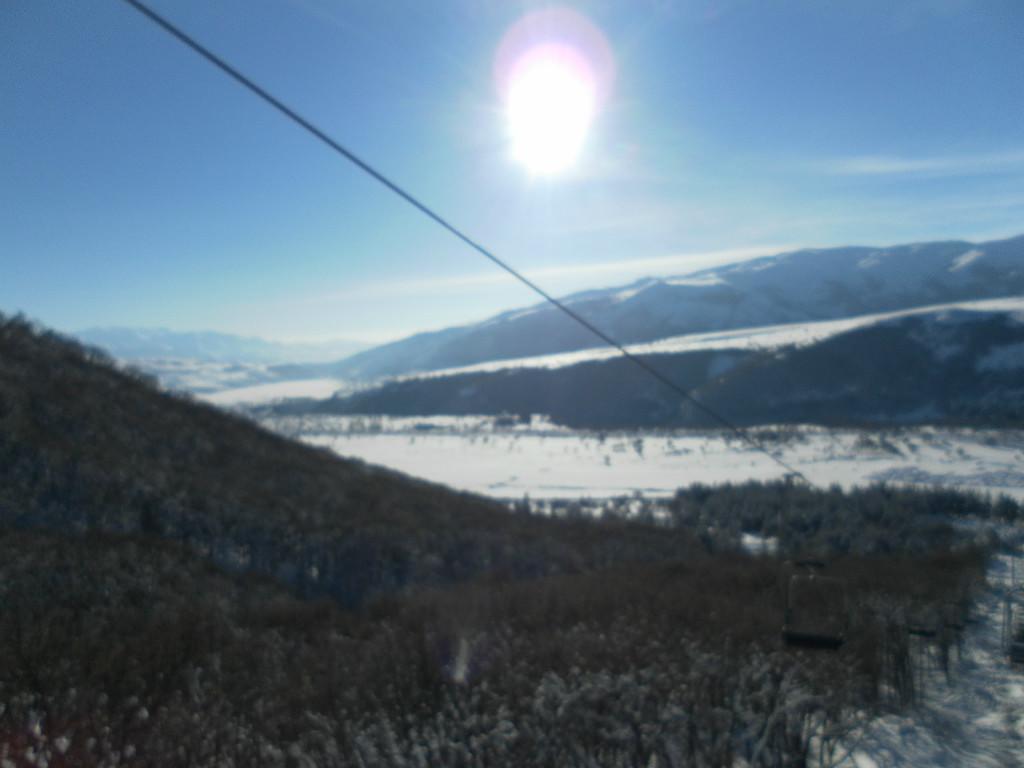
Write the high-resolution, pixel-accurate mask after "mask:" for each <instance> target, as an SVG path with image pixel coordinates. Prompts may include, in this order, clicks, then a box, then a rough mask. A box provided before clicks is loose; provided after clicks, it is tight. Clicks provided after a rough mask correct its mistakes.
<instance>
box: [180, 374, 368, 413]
mask: <svg viewBox="0 0 1024 768" xmlns="http://www.w3.org/2000/svg"><path fill="white" fill-rule="evenodd" d="M347 387H348V385H347V384H346V383H345V382H343V381H340V380H338V379H293V380H288V381H274V382H270V383H267V384H254V385H252V386H248V387H231V388H228V389H221V390H218V391H216V392H202V393H199V394H198V395H197V397H198V398H199V399H200V400H205V401H206V402H208V403H213V404H214V405H220V406H225V407H232V406H239V405H265V404H267V403H275V402H279V401H281V400H290V399H293V398H299V397H309V398H314V399H318V400H324V399H327V398H328V397H330V396H331V395H333V394H334V393H335V392H338V391H340V390H344V389H346V388H347Z"/></svg>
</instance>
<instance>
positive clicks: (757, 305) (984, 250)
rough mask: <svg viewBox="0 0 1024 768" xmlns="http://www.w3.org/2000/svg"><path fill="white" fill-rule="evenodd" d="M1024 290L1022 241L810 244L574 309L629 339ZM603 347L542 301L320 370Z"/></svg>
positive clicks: (394, 368)
mask: <svg viewBox="0 0 1024 768" xmlns="http://www.w3.org/2000/svg"><path fill="white" fill-rule="evenodd" d="M1022 293H1024V236H1019V237H1015V238H1011V239H1007V240H999V241H991V242H983V243H971V242H966V241H947V242H933V243H918V244H913V245H901V246H894V247H889V248H870V247H846V248H831V249H810V250H801V251H793V252H790V253H782V254H779V255H776V256H767V257H762V258H758V259H754V260H752V261H747V262H743V263H740V264H735V265H731V266H727V267H721V268H715V269H708V270H702V271H699V272H694V273H691V274H687V275H681V276H677V277H666V278H648V279H644V280H639V281H637V282H635V283H632V284H630V285H626V286H620V287H617V288H609V289H604V290H594V291H586V292H583V293H578V294H575V295H572V296H569V297H567V298H565V299H564V302H565V303H566V304H567V305H568V306H570V307H571V308H572V309H573V310H574V311H575V312H577V313H579V314H580V315H581V316H583V317H584V318H586V319H587V320H589V321H590V322H592V323H594V324H595V325H597V326H598V327H600V328H601V329H603V330H604V331H606V332H607V333H609V334H610V335H611V336H613V337H614V338H616V339H617V340H619V341H621V342H623V343H637V342H646V341H653V340H656V339H663V338H666V337H671V336H679V335H682V334H690V333H700V332H708V331H722V330H729V329H738V328H752V327H758V326H766V325H774V324H779V323H794V322H805V321H808V320H826V319H834V318H843V317H850V316H854V315H863V314H869V313H877V312H888V311H893V310H901V309H907V308H911V307H922V306H928V305H933V304H945V303H950V302H958V301H967V300H978V299H988V298H996V297H1001V296H1011V295H1017V294H1022ZM596 346H601V343H600V342H599V341H598V340H597V339H595V338H594V337H593V336H592V335H591V334H590V333H588V332H587V331H586V330H584V329H583V328H581V327H580V326H579V325H577V324H576V323H575V322H573V321H572V320H571V319H569V318H568V317H566V316H564V315H563V314H562V313H560V312H559V311H558V310H557V309H555V308H554V307H552V306H550V305H548V304H546V303H543V304H537V305H535V306H533V307H529V308H526V309H521V310H515V311H510V312H504V313H502V314H499V315H497V316H495V317H493V318H491V319H489V320H487V321H485V322H482V323H476V324H471V325H464V326H459V327H455V328H448V329H445V330H441V331H436V332H432V333H421V334H417V335H415V336H411V337H409V338H406V339H402V340H400V341H396V342H392V343H390V344H385V345H382V346H378V347H374V348H372V349H368V350H365V351H362V352H359V353H356V354H354V355H352V356H351V357H349V358H347V359H345V360H342V361H341V362H340V363H338V364H337V365H333V366H325V367H324V368H323V370H321V371H320V372H319V375H330V376H333V377H336V378H341V379H359V380H374V379H378V378H381V377H386V376H396V375H402V374H409V373H413V372H422V371H432V370H438V369H444V368H451V367H456V366H465V365H472V364H475V363H481V362H485V361H491V360H505V359H511V358H519V357H528V356H533V355H544V354H551V353H560V352H567V351H572V350H579V349H587V348H593V347H596Z"/></svg>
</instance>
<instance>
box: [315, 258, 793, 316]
mask: <svg viewBox="0 0 1024 768" xmlns="http://www.w3.org/2000/svg"><path fill="white" fill-rule="evenodd" d="M794 248H795V246H792V245H759V246H752V247H747V248H732V249H728V250H721V251H702V252H696V253H679V254H672V255H669V256H657V257H651V258H646V259H622V260H618V261H605V262H597V263H591V264H561V265H554V266H550V267H538V268H536V269H527V270H524V271H523V274H524V275H526V277H528V278H529V279H530V280H533V281H536V282H537V283H539V284H540V285H541V287H545V286H544V283H545V282H548V283H559V282H562V281H564V280H566V279H567V278H569V279H571V280H572V281H573V282H574V283H580V282H585V281H586V279H587V278H600V279H601V280H602V281H608V280H629V279H636V278H639V277H648V276H656V275H669V274H680V273H690V272H696V271H698V270H701V269H708V268H711V267H717V266H722V265H724V264H733V263H736V262H740V261H747V260H749V259H753V258H757V257H758V256H766V255H770V254H773V253H780V252H782V251H787V250H793V249H794ZM518 284H519V283H518V281H517V280H516V279H515V278H513V277H512V276H511V275H509V274H508V273H505V272H499V271H497V270H495V271H493V272H476V273H470V274H462V275H451V276H448V277H437V278H426V279H416V280H382V281H373V282H369V281H367V282H361V283H357V284H353V285H351V286H346V287H344V288H342V289H340V290H337V291H332V292H330V293H325V294H320V295H317V296H309V297H306V298H305V299H303V300H301V301H300V302H299V303H301V304H305V305H308V304H327V303H331V302H334V301H337V300H339V299H345V298H351V297H363V298H367V297H370V298H383V297H388V298H401V297H408V296H431V295H433V296H436V295H438V294H459V293H468V292H471V291H476V290H479V289H480V288H485V287H490V286H500V285H518ZM607 285H608V283H607V282H599V284H598V285H593V284H592V285H590V286H589V287H606V286H607ZM586 287H587V286H576V287H574V288H573V290H583V289H585V288H586Z"/></svg>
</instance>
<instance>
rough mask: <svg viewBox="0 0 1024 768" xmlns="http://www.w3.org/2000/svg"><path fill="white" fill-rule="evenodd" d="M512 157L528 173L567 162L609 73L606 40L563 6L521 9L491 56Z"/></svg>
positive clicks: (599, 103) (582, 143)
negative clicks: (528, 10)
mask: <svg viewBox="0 0 1024 768" xmlns="http://www.w3.org/2000/svg"><path fill="white" fill-rule="evenodd" d="M494 76H495V83H496V85H497V86H498V92H499V93H500V94H501V100H502V105H503V112H504V118H505V130H506V134H507V139H508V145H509V150H510V154H511V156H512V158H513V159H514V160H515V161H516V162H517V163H519V164H520V165H521V166H523V167H524V168H525V169H526V170H527V171H528V172H529V173H530V174H531V175H534V176H550V175H554V174H558V173H563V172H565V171H566V170H567V169H569V168H570V167H571V166H573V165H574V164H575V163H576V162H577V161H578V160H580V156H581V154H582V153H583V150H584V148H585V147H586V145H587V140H588V134H589V133H590V132H591V124H592V123H593V122H594V120H595V118H596V117H597V114H598V112H599V111H600V110H601V109H602V107H603V106H604V105H605V104H606V103H607V101H608V97H609V94H610V92H611V87H612V82H613V80H614V76H615V62H614V57H613V56H612V50H611V46H610V45H609V44H608V41H607V40H606V39H605V37H604V35H603V34H602V32H601V30H600V29H598V28H597V26H595V25H594V23H593V22H591V21H590V19H588V18H586V17H585V16H583V15H582V14H581V13H579V12H578V11H575V10H573V9H570V8H559V7H551V8H545V9H543V10H539V11H533V12H530V13H527V14H526V15H525V16H523V17H521V18H520V19H518V20H517V21H516V22H515V23H514V24H513V25H512V26H511V27H509V28H508V30H506V31H505V34H504V35H503V36H502V38H501V43H500V44H499V45H498V49H497V51H496V53H495V57H494Z"/></svg>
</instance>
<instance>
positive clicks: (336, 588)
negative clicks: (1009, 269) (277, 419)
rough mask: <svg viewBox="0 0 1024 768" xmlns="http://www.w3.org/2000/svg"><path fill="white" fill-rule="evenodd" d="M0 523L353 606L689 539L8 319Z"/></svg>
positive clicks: (681, 545) (0, 401)
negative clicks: (195, 555) (306, 421)
mask: <svg viewBox="0 0 1024 768" xmlns="http://www.w3.org/2000/svg"><path fill="white" fill-rule="evenodd" d="M0 525H8V526H14V527H19V528H47V529H51V530H58V531H64V532H74V533H85V532H89V531H97V532H106V533H117V534H132V535H134V534H141V535H145V536H150V537H158V538H161V539H166V540H171V541H180V542H183V543H185V544H186V545H187V546H188V547H189V548H190V549H191V550H193V551H196V552H199V553H200V554H202V555H204V556H207V557H209V558H210V559H211V560H212V561H214V562H215V563H217V564H219V565H221V566H223V567H226V568H228V569H231V570H237V571H254V572H258V573H264V574H268V575H271V576H274V577H275V578H277V579H278V580H280V581H283V582H284V583H287V584H289V585H291V586H292V587H295V588H296V589H298V590H299V592H300V593H301V594H306V595H321V594H322V595H327V596H330V597H332V598H334V599H336V600H338V601H340V602H341V603H343V604H348V605H354V604H358V603H360V602H362V601H364V600H365V599H366V598H367V597H368V596H370V595H373V594H377V593H381V592H387V591H392V590H396V589H401V588H402V587H405V586H407V585H410V584H431V583H446V582H451V581H457V580H462V579H466V578H470V577H472V576H475V575H479V574H481V573H485V572H498V573H504V574H507V575H514V576H536V575H542V574H547V573H553V572H571V571H579V570H585V569H587V568H588V567H590V566H592V565H594V564H601V565H604V564H607V563H610V562H614V561H617V560H629V559H636V558H642V559H648V560H649V559H659V558H665V557H673V556H678V555H680V554H681V553H682V552H683V551H684V550H685V544H686V542H687V541H688V540H689V539H688V537H686V536H685V535H683V534H682V533H680V534H678V535H665V534H664V533H663V532H655V531H652V530H650V529H647V528H643V527H641V526H635V525H627V524H624V523H606V524H593V523H587V522H583V521H552V520H544V519H539V518H533V517H529V516H523V515H513V514H510V513H509V512H508V510H507V508H506V507H504V506H502V505H500V504H497V503H495V502H492V501H487V500H485V499H482V498H479V497H475V496H471V495H468V494H463V493H457V492H454V491H452V490H450V489H448V488H445V487H442V486H438V485H433V484H430V483H426V482H422V481H417V480H414V479H412V478H409V477H406V476H404V475H400V474H398V473H396V472H393V471H390V470H386V469H383V468H379V467H374V466H369V465H367V464H364V463H362V462H359V461H351V460H345V459H341V458H338V457H336V456H334V455H333V454H330V453H328V452H327V451H324V450H318V449H315V448H311V447H309V446H305V445H302V444H299V443H295V442H291V441H289V440H286V439H284V438H282V437H279V436H276V435H274V434H271V433H270V432H268V431H265V430H264V429H262V428H260V427H258V426H257V425H255V424H253V423H251V422H249V421H247V420H245V419H243V418H240V417H238V416H233V415H230V414H226V413H224V412H221V411H219V410H217V409H215V408H213V407H210V406H204V405H200V404H197V403H195V402H192V401H191V400H188V399H186V398H183V397H180V396H175V395H171V394H167V393H165V392H161V391H159V390H158V389H157V388H156V386H155V385H154V384H153V382H152V381H150V380H148V379H147V378H146V377H144V376H142V375H140V374H138V373H133V372H131V371H125V370H121V369H119V368H118V367H117V366H115V365H114V364H113V363H112V362H111V361H110V360H109V359H107V358H106V356H105V355H104V354H103V353H100V352H98V351H96V350H90V349H86V348H83V347H82V346H80V345H79V344H77V343H75V342H73V341H70V340H68V339H65V338H63V337H60V336H58V335H56V334H53V333H50V332H47V331H44V330H41V329H39V328H36V327H34V326H32V325H31V324H30V323H28V322H26V321H24V320H22V319H17V318H16V319H6V318H2V317H0Z"/></svg>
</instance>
